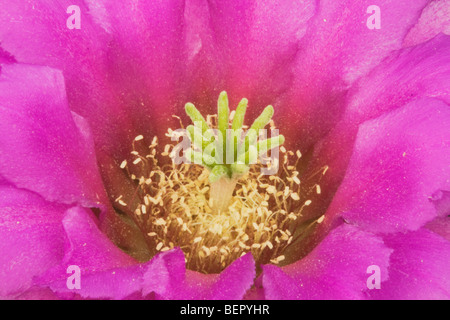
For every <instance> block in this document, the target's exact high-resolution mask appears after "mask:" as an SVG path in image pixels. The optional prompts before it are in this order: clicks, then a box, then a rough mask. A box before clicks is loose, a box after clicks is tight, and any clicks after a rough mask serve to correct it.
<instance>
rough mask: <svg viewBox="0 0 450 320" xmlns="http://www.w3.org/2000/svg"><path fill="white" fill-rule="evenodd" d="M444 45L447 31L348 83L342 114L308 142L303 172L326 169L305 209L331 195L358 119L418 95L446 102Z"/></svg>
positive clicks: (344, 165) (446, 46)
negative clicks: (320, 136) (316, 193)
mask: <svg viewBox="0 0 450 320" xmlns="http://www.w3.org/2000/svg"><path fill="white" fill-rule="evenodd" d="M449 45H450V41H449V37H448V36H439V37H436V38H435V39H433V40H431V41H429V42H427V43H424V44H421V45H419V46H417V47H414V48H408V49H402V50H399V51H396V52H394V53H392V54H391V55H390V56H389V57H388V58H386V59H385V60H384V61H383V62H382V63H381V64H380V65H379V66H377V67H376V68H375V69H374V70H372V72H370V73H369V74H368V75H367V76H364V77H363V78H361V79H359V80H358V81H357V82H356V83H355V84H354V85H353V87H352V89H351V90H350V92H349V97H348V102H347V106H346V109H347V110H346V113H345V114H344V115H343V117H342V119H341V120H340V121H339V122H338V123H337V124H336V126H335V127H334V128H333V129H332V130H331V131H330V132H329V133H328V134H327V135H326V136H325V137H324V138H323V139H321V140H320V141H319V142H318V143H316V144H315V145H314V155H313V161H312V162H311V166H310V168H309V169H308V170H307V171H308V172H315V171H316V170H318V169H319V168H321V167H323V166H324V165H327V166H328V167H329V170H328V171H327V174H326V175H325V176H324V177H323V179H322V181H321V186H322V189H323V190H324V192H323V195H322V196H321V197H320V199H319V202H315V203H313V205H315V206H317V209H316V210H314V209H311V212H315V211H320V210H321V209H320V208H324V207H326V206H327V205H328V204H329V202H330V201H331V199H330V198H329V197H328V198H327V197H326V196H325V195H327V194H328V195H333V194H334V193H335V191H336V189H337V187H338V186H339V183H340V182H341V181H342V179H343V177H344V174H345V171H346V169H347V165H348V161H349V159H350V157H351V154H352V151H353V145H354V142H355V139H356V134H357V132H358V126H359V124H360V123H361V122H363V121H366V120H369V119H371V118H374V117H377V116H380V115H381V114H383V113H386V112H389V111H391V110H394V109H396V108H399V107H402V106H404V105H405V104H407V103H408V102H410V101H414V100H416V99H419V98H421V97H426V96H430V97H439V98H441V99H443V100H445V101H447V102H448V97H449V96H450V95H449V86H448V82H449V81H450V77H449V75H450V70H449V64H448V63H446V60H447V56H446V52H447V51H448V50H450V48H449ZM430 70H433V72H430ZM311 208H312V207H311ZM322 210H323V209H322Z"/></svg>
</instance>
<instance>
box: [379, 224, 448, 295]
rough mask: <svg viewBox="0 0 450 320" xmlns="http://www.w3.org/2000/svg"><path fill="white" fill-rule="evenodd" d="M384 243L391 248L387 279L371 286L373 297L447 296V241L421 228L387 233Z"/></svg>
mask: <svg viewBox="0 0 450 320" xmlns="http://www.w3.org/2000/svg"><path fill="white" fill-rule="evenodd" d="M385 242H386V245H387V246H389V247H391V248H393V249H394V252H393V253H392V255H391V258H390V264H389V280H388V281H386V282H383V283H382V284H381V289H379V290H371V291H370V294H371V296H372V297H373V298H376V299H390V300H392V299H402V300H404V299H420V300H428V299H445V300H447V299H449V298H450V289H449V288H450V272H449V268H448V265H449V263H450V241H448V240H446V239H444V238H442V237H440V236H438V235H436V234H434V233H433V232H431V231H429V230H426V229H421V230H419V231H416V232H408V233H406V234H401V233H400V234H395V235H389V236H387V237H386V239H385Z"/></svg>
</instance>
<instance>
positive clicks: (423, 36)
mask: <svg viewBox="0 0 450 320" xmlns="http://www.w3.org/2000/svg"><path fill="white" fill-rule="evenodd" d="M449 16H450V1H449V0H435V1H431V2H430V3H429V4H428V5H427V7H426V8H425V9H424V10H423V11H422V14H421V15H420V19H419V21H418V22H417V24H416V25H415V26H414V27H413V28H412V29H411V30H410V31H409V32H408V35H407V36H406V38H405V41H404V42H403V45H404V46H413V45H416V44H418V43H421V42H425V41H427V40H429V39H431V38H433V37H434V36H436V35H437V34H439V33H440V32H442V33H445V34H448V35H450V20H449V18H448V17H449Z"/></svg>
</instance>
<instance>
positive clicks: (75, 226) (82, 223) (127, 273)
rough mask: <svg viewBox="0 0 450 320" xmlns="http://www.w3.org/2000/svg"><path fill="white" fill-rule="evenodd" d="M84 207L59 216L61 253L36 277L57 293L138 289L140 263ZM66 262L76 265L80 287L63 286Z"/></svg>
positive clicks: (92, 294) (123, 293)
mask: <svg viewBox="0 0 450 320" xmlns="http://www.w3.org/2000/svg"><path fill="white" fill-rule="evenodd" d="M94 219H95V218H94V217H93V215H92V214H91V213H89V212H88V211H86V210H84V209H80V208H72V209H70V210H68V211H67V212H66V214H65V216H64V219H63V226H64V231H65V239H66V242H65V253H64V257H63V259H62V261H61V263H60V264H59V265H57V266H55V267H54V268H52V269H50V270H48V271H47V272H46V273H45V274H44V275H42V276H41V277H39V279H38V280H37V281H36V284H38V285H39V286H41V287H47V286H48V287H49V288H51V289H52V290H53V291H54V292H57V293H58V294H64V293H72V294H77V295H79V296H81V297H83V298H113V299H122V298H125V297H127V296H128V295H130V294H132V293H134V292H136V291H139V290H140V288H141V282H140V277H141V276H142V272H143V271H142V267H141V266H139V265H138V264H137V262H136V261H135V260H134V259H132V258H131V257H130V256H128V255H127V254H125V253H124V252H123V251H121V250H120V249H119V248H117V247H116V246H115V245H114V244H113V243H112V242H111V241H110V240H109V239H108V238H107V237H106V236H105V235H104V234H103V233H101V232H100V230H99V229H98V227H97V226H96V223H95V220H94ZM69 266H78V267H79V269H80V282H81V288H80V289H72V288H68V286H67V279H68V278H69V276H70V275H72V273H68V271H67V270H68V267H69Z"/></svg>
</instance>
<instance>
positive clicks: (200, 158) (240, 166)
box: [185, 91, 284, 213]
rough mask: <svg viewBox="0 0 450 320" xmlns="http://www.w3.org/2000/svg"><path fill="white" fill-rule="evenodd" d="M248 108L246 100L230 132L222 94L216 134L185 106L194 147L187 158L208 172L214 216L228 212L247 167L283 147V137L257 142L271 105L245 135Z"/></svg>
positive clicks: (197, 114)
mask: <svg viewBox="0 0 450 320" xmlns="http://www.w3.org/2000/svg"><path fill="white" fill-rule="evenodd" d="M247 104H248V100H247V99H245V98H244V99H242V100H241V102H240V103H239V105H238V107H237V109H236V111H235V113H234V115H233V119H232V123H231V129H230V108H229V104H228V96H227V93H226V92H225V91H222V92H221V93H220V95H219V99H218V102H217V129H216V130H214V128H212V127H211V126H210V125H208V123H207V121H206V120H205V118H204V117H203V116H202V115H201V113H200V112H199V111H198V110H197V108H196V107H195V106H194V105H193V104H192V103H187V104H186V106H185V110H186V113H187V115H188V116H189V117H190V118H191V120H192V122H193V123H194V125H190V126H188V128H187V131H188V134H189V137H190V139H191V141H192V144H193V149H191V150H189V152H187V157H188V158H189V159H190V160H191V161H192V162H193V163H196V164H200V165H203V166H204V167H205V168H207V169H208V170H210V175H209V181H210V184H211V189H210V190H211V191H210V203H211V206H212V208H213V211H214V212H215V213H219V212H225V211H226V210H227V209H228V207H229V205H230V200H231V199H232V195H233V192H234V189H235V186H236V184H237V181H238V180H239V179H240V178H241V177H242V176H243V175H245V174H246V173H247V172H248V170H249V167H250V165H252V164H256V162H257V159H258V157H260V156H261V155H263V154H265V153H267V152H268V151H270V150H271V149H273V148H276V147H279V146H280V145H282V144H283V143H284V137H283V136H282V135H279V136H277V137H272V138H270V139H265V140H262V141H259V142H258V136H259V134H260V130H262V129H263V128H264V127H265V126H266V125H267V124H268V123H269V122H270V121H271V119H272V116H273V114H274V109H273V107H272V106H271V105H269V106H267V107H266V108H265V109H264V110H263V112H262V113H261V115H260V116H259V117H258V118H256V120H255V121H254V122H253V124H252V125H251V126H250V129H249V130H247V131H246V132H245V131H244V118H245V112H246V109H247Z"/></svg>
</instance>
